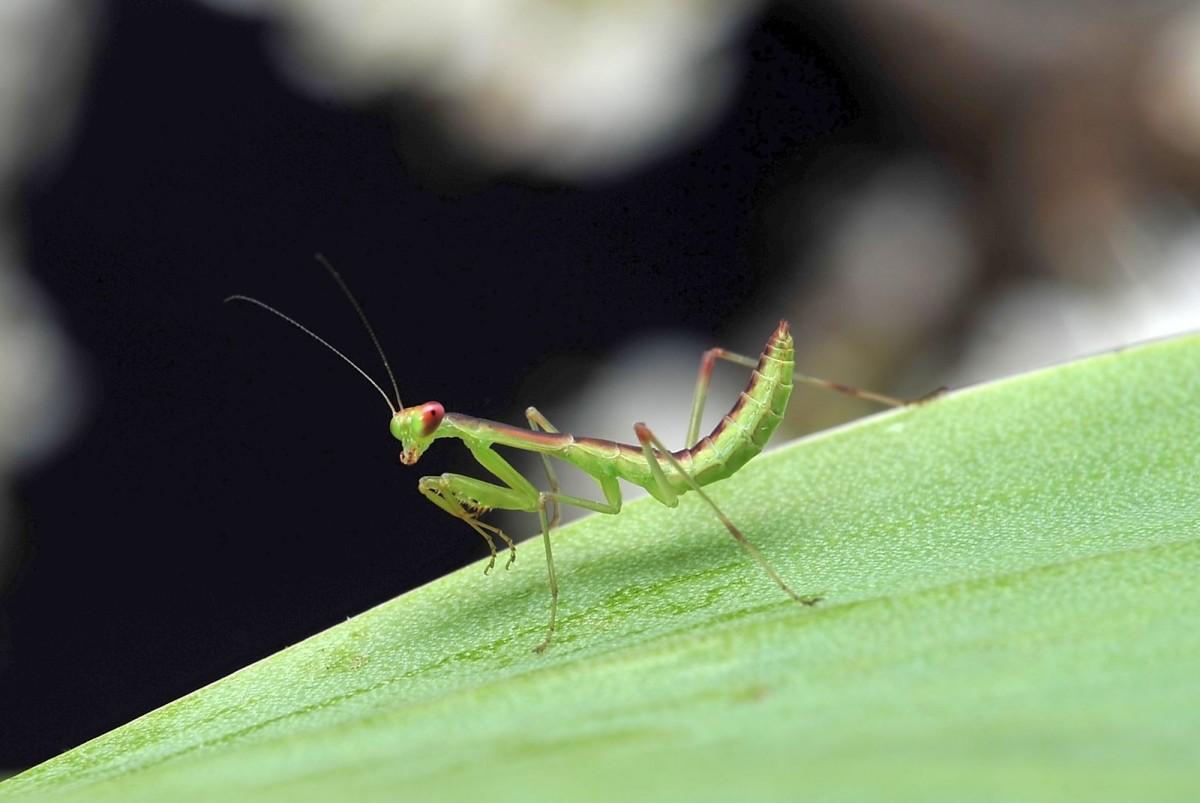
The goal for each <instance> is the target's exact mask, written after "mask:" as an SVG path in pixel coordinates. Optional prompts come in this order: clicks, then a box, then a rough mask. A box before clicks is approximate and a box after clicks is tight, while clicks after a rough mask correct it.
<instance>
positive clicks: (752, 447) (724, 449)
mask: <svg viewBox="0 0 1200 803" xmlns="http://www.w3.org/2000/svg"><path fill="white" fill-rule="evenodd" d="M316 258H317V261H318V262H320V264H321V265H322V266H323V267H324V268H325V270H326V271H327V272H328V273H329V275H330V276H331V277H332V278H333V279H334V281H335V282H337V285H338V287H339V288H340V289H341V291H342V294H343V295H345V297H346V298H347V300H348V301H349V302H350V304H351V305H352V306H353V307H354V311H355V312H356V313H357V315H358V318H359V320H360V321H361V322H362V324H363V326H364V328H366V330H367V334H368V335H369V336H370V338H371V341H372V343H373V344H374V346H375V350H376V352H377V353H378V354H379V357H380V360H381V361H382V362H383V365H384V369H385V370H386V372H387V375H388V379H389V380H390V381H391V385H392V390H393V392H394V394H395V403H394V404H393V403H392V399H391V397H389V396H388V394H387V392H386V391H384V390H383V388H382V387H381V386H380V385H379V383H378V382H376V381H375V380H374V379H372V378H371V376H370V375H369V374H367V372H366V371H364V370H363V369H362V368H360V367H359V366H358V365H357V364H356V363H354V362H353V361H352V360H351V359H350V358H349V357H347V356H346V355H345V354H343V353H342V352H341V351H339V350H338V349H336V348H334V347H333V346H332V345H331V344H330V343H328V342H327V341H326V340H324V339H323V338H321V337H320V336H318V335H317V334H316V333H314V332H313V331H311V330H310V329H308V328H307V327H306V326H304V325H303V324H301V323H299V322H297V321H296V320H294V319H293V318H291V317H289V316H287V315H285V314H284V313H282V312H280V311H279V310H277V309H275V308H274V307H272V306H269V305H267V304H265V303H263V302H262V301H259V300H258V299H256V298H251V297H249V296H244V295H232V296H229V297H228V298H226V299H225V301H226V302H234V301H236V302H243V303H249V304H253V305H255V306H258V307H261V308H262V309H265V310H266V311H268V312H270V313H272V314H274V315H276V316H278V317H279V318H282V319H283V320H284V321H286V322H287V323H289V324H291V325H292V326H294V327H296V328H297V329H299V330H300V331H302V332H304V333H305V334H307V335H308V336H310V337H312V338H313V339H314V340H316V341H317V342H318V343H320V344H321V345H323V346H325V347H326V348H327V349H329V350H330V351H332V352H333V353H334V354H336V355H337V356H338V357H340V358H341V359H342V360H344V361H345V362H346V363H347V364H348V365H350V367H352V368H353V369H354V370H355V371H357V372H358V373H359V374H361V375H362V376H363V377H364V378H365V379H366V380H367V381H368V382H370V383H371V385H372V386H373V387H374V388H375V390H377V391H378V392H379V394H380V395H381V396H383V399H384V401H385V402H387V405H388V409H389V410H390V411H391V423H390V430H391V433H392V436H393V437H394V438H396V440H398V441H400V443H401V450H400V462H401V463H403V464H404V465H406V466H411V465H414V464H415V463H416V462H417V461H418V460H420V459H421V456H422V455H423V454H424V453H425V451H426V450H427V449H428V448H429V447H430V446H431V445H432V444H433V442H434V441H437V440H441V439H444V438H456V439H458V440H460V441H462V443H463V445H464V446H466V447H467V449H468V450H469V451H470V452H471V455H472V457H474V458H475V460H476V462H478V463H479V465H480V466H481V467H483V468H484V469H486V470H487V471H488V472H489V473H490V474H491V475H492V477H493V478H494V479H495V480H498V482H496V481H488V480H481V479H476V478H474V477H468V476H465V475H462V474H441V475H434V476H426V477H421V478H420V480H418V482H417V489H418V490H419V491H420V493H421V494H422V495H423V496H424V497H425V498H426V499H428V500H429V501H430V502H432V503H433V504H435V505H437V506H438V507H439V508H441V509H442V510H444V511H446V512H447V513H449V514H450V515H451V516H454V517H455V518H457V519H460V520H461V521H462V522H464V523H465V524H466V525H467V526H469V527H470V528H471V529H473V530H474V531H475V532H476V533H478V534H479V535H480V536H482V537H483V539H484V541H485V542H486V543H487V546H488V549H489V550H490V552H491V557H490V559H489V560H488V563H487V566H486V567H485V568H484V573H485V574H486V573H488V572H489V571H491V570H492V568H494V567H495V565H496V558H497V557H498V554H499V553H498V551H497V548H496V539H497V538H498V539H500V541H501V542H503V544H504V546H505V547H507V548H508V550H509V558H508V562H507V563H506V564H505V568H506V569H507V568H508V567H509V566H511V565H512V564H513V561H515V560H516V555H517V552H516V550H517V547H516V544H515V543H514V542H513V540H512V539H511V538H510V537H509V536H508V535H507V534H505V533H504V532H503V531H502V530H501V529H500V528H498V527H496V526H494V525H491V524H488V523H486V522H484V521H482V520H481V517H482V516H483V515H484V514H485V513H487V512H488V511H490V510H518V511H526V512H530V513H536V514H537V516H538V521H539V523H540V524H541V529H542V544H543V545H544V547H545V551H546V570H547V574H548V577H549V585H550V621H549V623H548V625H547V627H546V635H545V638H544V639H543V640H542V642H541V643H540V644H539V645H538V646H537V647H536V648H535V651H536V652H539V653H541V652H544V651H545V650H546V648H547V647H549V646H550V643H551V641H552V640H553V638H554V635H555V632H556V629H557V618H558V596H559V594H558V578H557V575H556V574H555V570H554V554H553V551H552V548H551V543H550V533H551V532H552V531H553V530H554V529H555V528H556V527H557V526H558V523H559V517H560V508H561V506H562V505H571V506H573V507H578V508H581V509H583V510H590V511H594V512H597V513H606V514H610V515H615V514H617V513H620V512H621V505H622V496H621V487H620V480H624V481H626V482H629V483H632V484H634V485H637V486H640V487H642V488H644V489H646V491H647V492H649V494H650V496H652V497H653V498H654V499H656V500H658V501H659V502H661V503H662V504H664V505H666V506H668V507H676V506H677V505H678V504H679V497H680V496H681V495H683V494H684V493H687V492H689V491H692V492H695V493H696V495H697V496H699V497H700V498H701V499H703V500H704V502H705V503H706V504H707V505H708V507H709V508H710V509H711V510H712V511H713V513H714V514H716V516H717V518H718V519H719V520H720V522H721V524H722V525H724V527H725V529H727V530H728V531H729V533H730V535H732V536H733V538H734V540H735V541H736V542H737V543H738V545H740V546H741V547H742V549H744V550H745V551H746V553H747V554H749V555H750V557H751V558H753V559H754V561H755V562H757V563H758V565H759V566H760V567H761V568H762V570H763V571H764V572H765V573H766V574H767V576H768V577H770V578H771V580H773V581H774V582H775V584H776V585H777V586H779V588H780V589H782V590H783V591H784V593H786V594H787V595H788V596H789V597H791V599H793V600H795V601H796V602H798V603H800V604H802V605H807V606H811V605H815V604H816V603H817V602H819V601H820V597H818V596H805V595H801V594H799V593H797V592H796V591H795V590H793V589H792V587H791V586H789V585H788V584H787V583H786V582H785V581H784V580H783V578H782V577H780V576H779V574H778V572H776V571H775V569H774V568H773V567H772V566H771V564H770V563H769V562H768V561H767V559H766V558H765V557H764V556H763V555H762V553H760V552H759V551H758V549H756V548H755V547H754V545H753V544H752V543H750V541H749V540H748V539H747V538H746V536H745V535H744V534H743V533H742V531H741V530H739V529H738V527H737V526H736V525H734V523H733V522H732V521H731V520H730V519H729V517H728V516H726V515H725V513H724V512H722V510H721V509H720V508H719V507H718V506H717V504H716V503H715V502H714V501H713V500H712V498H711V497H710V496H709V495H708V494H707V493H705V491H704V486H706V485H710V484H712V483H714V482H718V481H720V480H723V479H725V478H727V477H729V476H731V475H732V474H734V473H735V472H736V471H737V470H738V469H740V468H741V467H742V466H743V465H745V464H746V463H747V462H748V461H749V460H750V459H751V458H753V457H754V456H755V455H757V454H758V453H759V452H761V451H762V449H763V447H764V446H765V445H766V443H767V441H768V440H769V439H770V437H771V435H772V434H773V433H774V432H775V429H776V427H778V426H779V422H780V421H781V420H783V415H784V411H785V410H786V409H787V403H788V399H789V397H790V396H791V393H792V387H793V384H794V382H797V381H800V382H805V383H808V384H812V385H816V386H819V387H823V388H826V389H829V390H833V391H836V392H839V393H845V394H848V395H851V396H856V397H859V398H864V399H869V400H872V401H875V402H878V403H880V404H884V405H888V406H897V407H898V406H904V405H906V404H909V403H910V402H907V401H903V400H900V399H895V398H892V397H890V396H884V395H882V394H877V393H872V392H869V391H864V390H859V389H857V388H853V387H850V386H847V385H842V384H839V383H836V382H830V381H828V380H824V379H819V378H817V377H812V376H807V375H805V374H801V373H798V372H796V370H795V349H794V345H793V341H792V336H791V333H790V331H789V329H788V325H787V322H786V321H780V322H779V326H778V327H777V328H776V329H775V331H774V332H773V333H772V334H771V336H770V338H768V340H767V343H766V346H765V348H764V349H763V352H762V355H761V356H759V357H758V359H753V358H751V357H745V356H742V355H740V354H735V353H733V352H729V351H726V350H725V349H720V348H714V349H709V350H708V351H706V352H705V353H704V356H703V357H702V358H701V361H700V374H699V377H698V379H697V382H696V389H695V393H694V395H693V399H692V411H691V417H690V421H689V424H688V433H687V439H686V442H685V443H686V448H684V449H681V450H678V451H671V450H670V449H668V448H667V447H666V446H664V445H663V443H662V441H661V440H660V439H659V438H658V436H657V435H655V434H654V433H653V432H652V431H651V430H650V428H649V427H647V426H646V425H645V424H643V423H637V424H634V427H633V431H634V435H635V436H636V438H637V442H638V443H637V445H632V444H626V443H618V442H616V441H611V440H604V439H600V438H586V437H577V436H574V435H570V434H567V433H565V432H560V431H559V430H558V429H556V428H555V427H554V426H553V425H552V424H551V423H550V421H549V420H547V418H546V416H544V415H543V414H542V413H541V412H540V411H539V410H538V409H537V408H536V407H529V408H528V409H527V410H526V411H525V417H526V419H527V420H528V424H529V428H528V429H524V428H522V427H516V426H512V425H510V424H503V423H500V422H497V421H489V420H487V419H483V418H475V417H473V416H469V415H462V414H460V413H453V412H446V409H445V407H444V406H443V405H442V404H441V403H440V402H436V401H427V402H424V403H422V404H417V405H413V406H411V407H405V406H404V403H403V402H402V401H401V399H400V390H399V385H398V384H397V382H396V377H395V374H394V373H393V372H392V368H391V364H390V363H389V362H388V359H387V355H386V354H385V353H384V350H383V347H382V345H381V344H380V341H379V338H378V336H377V335H376V334H375V330H374V328H372V326H371V324H370V322H369V321H368V320H367V316H366V313H364V312H363V309H362V305H361V304H359V302H358V300H357V299H356V298H355V296H354V294H353V293H351V292H350V289H349V287H348V286H347V285H346V282H345V281H344V280H343V279H342V277H341V275H340V274H339V273H338V272H337V271H336V270H334V268H333V266H332V265H331V264H330V263H329V262H328V260H326V259H325V258H324V257H322V256H321V255H320V254H318V255H317V257H316ZM717 360H725V361H728V362H731V363H734V364H737V365H741V366H745V367H747V368H751V369H753V371H752V373H751V376H750V381H749V384H747V386H746V389H745V390H744V391H742V393H741V396H740V397H739V398H738V400H737V402H736V403H735V404H734V406H733V408H732V409H731V410H730V411H729V412H728V413H727V414H726V415H725V417H724V418H723V419H722V420H721V422H720V423H719V424H718V425H717V427H716V428H715V429H714V430H713V431H712V432H711V433H710V434H708V435H706V436H705V437H703V438H700V437H699V434H700V422H701V419H702V416H703V413H704V405H705V402H706V401H707V398H708V389H709V385H710V382H711V379H712V373H713V369H714V366H715V365H716V361H717ZM937 393H940V389H939V390H938V391H935V392H934V393H933V394H929V395H928V396H925V397H922V398H921V399H918V400H917V401H918V402H920V401H924V400H926V399H928V398H931V397H932V396H934V395H936V394H937ZM496 447H509V448H512V449H519V450H524V451H529V452H535V453H537V454H539V455H541V458H542V462H543V465H544V468H545V471H546V478H547V483H548V486H549V487H548V490H538V488H537V487H536V486H535V485H534V484H533V483H532V482H530V481H529V479H527V478H526V477H525V476H523V475H522V474H521V473H520V472H519V471H518V470H517V469H516V468H515V467H513V465H512V464H511V463H509V461H508V460H506V459H505V458H504V457H503V456H501V455H500V454H498V453H497V452H496V451H495V448H496ZM551 458H554V459H555V460H561V461H563V462H565V463H568V464H570V465H572V466H575V467H576V468H578V469H580V470H581V471H583V472H584V473H586V474H588V475H589V476H590V477H591V478H592V479H594V480H595V481H596V483H597V484H598V485H599V486H600V491H601V494H602V495H603V497H604V501H596V500H593V499H585V498H582V497H579V496H572V495H568V494H565V493H562V492H561V491H560V487H559V483H558V478H557V476H556V474H555V472H554V467H553V465H552V464H551V462H550V459H551ZM493 536H495V538H493Z"/></svg>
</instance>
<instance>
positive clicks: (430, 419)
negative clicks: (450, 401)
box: [391, 401, 446, 466]
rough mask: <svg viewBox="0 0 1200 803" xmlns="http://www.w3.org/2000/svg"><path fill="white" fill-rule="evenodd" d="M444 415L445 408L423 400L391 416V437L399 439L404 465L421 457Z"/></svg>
mask: <svg viewBox="0 0 1200 803" xmlns="http://www.w3.org/2000/svg"><path fill="white" fill-rule="evenodd" d="M445 415H446V410H445V408H443V407H442V405H440V404H438V403H437V402H434V401H431V402H425V403H424V404H418V405H416V406H415V407H404V408H401V409H400V410H399V411H398V412H397V413H396V414H395V415H393V416H392V423H391V430H392V437H393V438H395V439H396V440H398V441H400V443H402V444H403V445H404V448H403V449H401V450H400V462H401V463H403V464H404V465H406V466H411V465H412V464H413V463H415V462H417V461H418V460H420V459H421V455H422V454H424V452H425V449H427V448H428V447H429V444H431V443H433V439H434V436H435V433H436V432H437V429H438V427H439V426H441V423H442V419H443V418H444V417H445Z"/></svg>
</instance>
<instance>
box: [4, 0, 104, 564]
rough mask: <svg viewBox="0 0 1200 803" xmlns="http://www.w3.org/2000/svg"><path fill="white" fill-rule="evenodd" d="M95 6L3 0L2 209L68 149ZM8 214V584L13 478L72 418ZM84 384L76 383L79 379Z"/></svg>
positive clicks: (65, 370)
mask: <svg viewBox="0 0 1200 803" xmlns="http://www.w3.org/2000/svg"><path fill="white" fill-rule="evenodd" d="M94 22H95V14H94V6H93V4H91V3H85V2H72V1H71V0H3V2H0V208H3V209H4V210H5V211H6V212H7V211H9V210H11V209H12V206H13V204H12V202H11V197H10V196H11V194H12V192H13V189H14V187H15V185H16V182H17V181H18V180H19V179H20V178H21V177H22V176H23V175H26V174H28V172H29V171H30V170H31V169H32V168H33V167H34V166H35V165H37V164H38V163H39V162H40V161H42V160H45V159H46V158H48V157H49V156H50V155H51V154H52V153H53V152H54V151H55V150H56V149H57V148H59V147H61V146H62V144H63V142H64V141H65V139H66V136H67V134H68V132H69V129H70V126H69V124H70V122H71V121H72V119H73V117H74V110H75V107H76V103H75V100H76V98H77V95H78V91H79V85H80V79H81V77H82V73H83V67H84V61H85V58H84V57H85V56H86V54H87V46H88V44H89V39H90V34H91V31H92V27H93V23H94ZM13 229H14V226H13V221H12V218H11V217H10V216H9V215H0V584H3V582H4V581H5V580H6V579H7V574H8V572H9V571H10V570H11V568H12V566H11V564H10V562H9V560H8V558H7V555H6V552H7V549H6V547H7V546H8V541H9V539H8V537H7V527H6V524H7V521H6V519H7V510H6V502H7V499H6V498H5V494H6V493H7V488H6V487H5V486H6V485H7V480H8V477H9V475H10V474H12V473H13V472H14V471H15V470H16V469H17V468H19V466H20V464H21V463H22V462H23V461H26V460H29V459H32V458H34V457H37V456H38V455H40V454H45V453H46V452H48V451H49V449H50V448H51V447H52V446H54V445H55V444H57V443H58V442H59V441H60V440H61V439H62V438H63V437H64V436H65V434H66V432H67V431H68V429H69V428H70V425H71V424H72V423H74V421H75V420H76V418H77V416H76V415H75V413H76V412H77V410H78V403H77V397H76V396H73V395H71V393H70V388H71V387H72V386H71V384H69V383H68V382H67V381H66V380H67V376H68V374H69V371H70V367H71V366H70V364H69V360H68V347H67V345H66V341H65V338H64V337H63V335H62V334H61V332H60V331H59V330H58V328H57V327H56V326H55V324H54V322H53V320H52V318H51V316H50V314H49V312H48V310H47V308H46V305H45V302H44V301H43V299H42V297H41V294H40V293H38V292H37V288H36V287H35V286H34V285H33V282H32V281H31V280H30V279H29V278H28V276H27V275H26V274H25V272H24V270H23V269H22V266H21V265H20V260H19V257H18V254H19V253H20V251H21V247H20V244H19V242H18V241H17V237H16V235H15V234H14V232H13ZM76 386H77V383H76Z"/></svg>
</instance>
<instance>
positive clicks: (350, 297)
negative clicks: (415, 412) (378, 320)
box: [315, 254, 404, 415]
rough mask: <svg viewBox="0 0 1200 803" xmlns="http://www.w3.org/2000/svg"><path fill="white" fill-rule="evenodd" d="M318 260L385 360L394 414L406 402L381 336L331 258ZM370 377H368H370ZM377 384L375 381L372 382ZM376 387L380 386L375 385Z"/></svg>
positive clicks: (401, 408)
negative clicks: (394, 395)
mask: <svg viewBox="0 0 1200 803" xmlns="http://www.w3.org/2000/svg"><path fill="white" fill-rule="evenodd" d="M315 256H316V258H317V261H318V262H320V263H321V265H322V266H323V267H324V268H325V270H327V271H329V275H330V276H332V277H333V280H334V281H335V282H337V283H338V287H340V288H342V294H343V295H344V296H346V300H347V301H349V302H350V306H352V307H354V311H355V312H356V313H358V319H359V320H360V321H362V325H363V328H365V329H366V330H367V334H368V335H370V336H371V342H372V343H374V344H375V353H376V354H378V355H379V359H380V361H382V362H383V370H385V371H387V375H388V379H389V380H391V383H392V390H393V391H394V392H395V393H396V409H395V410H392V414H393V415H394V414H395V413H396V410H403V409H404V402H402V401H400V386H399V385H397V384H396V375H395V374H393V373H392V366H391V363H389V362H388V358H387V355H386V354H384V353H383V346H382V345H380V343H379V338H378V337H377V336H376V335H375V329H374V327H372V326H371V322H370V321H368V320H367V313H365V312H363V308H362V304H359V303H358V299H357V298H355V297H354V293H351V292H350V288H349V287H347V286H346V282H345V281H344V280H343V279H342V275H341V274H340V273H338V272H337V271H336V270H334V269H333V265H331V264H329V260H328V259H326V258H325V256H324V255H323V254H315ZM369 378H370V377H368V379H369ZM371 384H375V383H373V382H372V383H371ZM375 387H379V386H378V385H375Z"/></svg>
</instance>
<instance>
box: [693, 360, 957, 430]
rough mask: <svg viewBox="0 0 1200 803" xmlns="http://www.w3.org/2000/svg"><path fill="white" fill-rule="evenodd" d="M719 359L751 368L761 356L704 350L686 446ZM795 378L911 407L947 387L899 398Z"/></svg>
mask: <svg viewBox="0 0 1200 803" xmlns="http://www.w3.org/2000/svg"><path fill="white" fill-rule="evenodd" d="M717 360H726V361H728V362H732V363H736V364H737V365H743V366H745V367H747V368H757V367H758V360H757V359H756V358H754V357H747V356H745V355H744V354H735V353H734V352H732V351H726V350H725V349H720V348H716V349H709V350H708V351H706V352H704V356H703V357H701V358H700V375H699V376H698V377H697V378H696V393H695V395H694V396H693V397H692V414H691V418H690V419H689V421H688V432H687V438H686V440H685V441H684V445H685V446H689V447H690V446H695V445H696V443H697V441H698V440H699V438H700V420H701V418H703V416H704V403H705V402H706V401H707V400H708V388H709V385H711V384H712V375H713V368H714V367H715V366H716V364H717ZM792 381H794V382H804V383H805V384H808V385H813V386H814V387H818V388H822V389H823V390H831V391H833V392H834V393H843V394H845V395H847V396H853V397H854V398H856V399H867V400H868V401H873V402H877V403H879V404H883V405H887V406H888V407H907V406H908V405H910V404H924V403H925V402H928V401H932V400H933V399H936V398H937V397H938V396H941V395H942V394H943V393H945V392H946V388H945V387H940V388H938V389H937V390H934V391H932V392H930V393H926V394H925V395H924V396H922V397H920V398H919V399H897V398H895V397H894V396H885V395H884V394H882V393H876V392H874V391H871V390H862V389H860V388H856V387H852V386H850V385H843V384H842V383H841V382H833V381H831V380H828V379H821V378H820V377H816V376H809V375H808V374H802V373H800V372H799V371H796V372H795V373H794V374H793V375H792Z"/></svg>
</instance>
